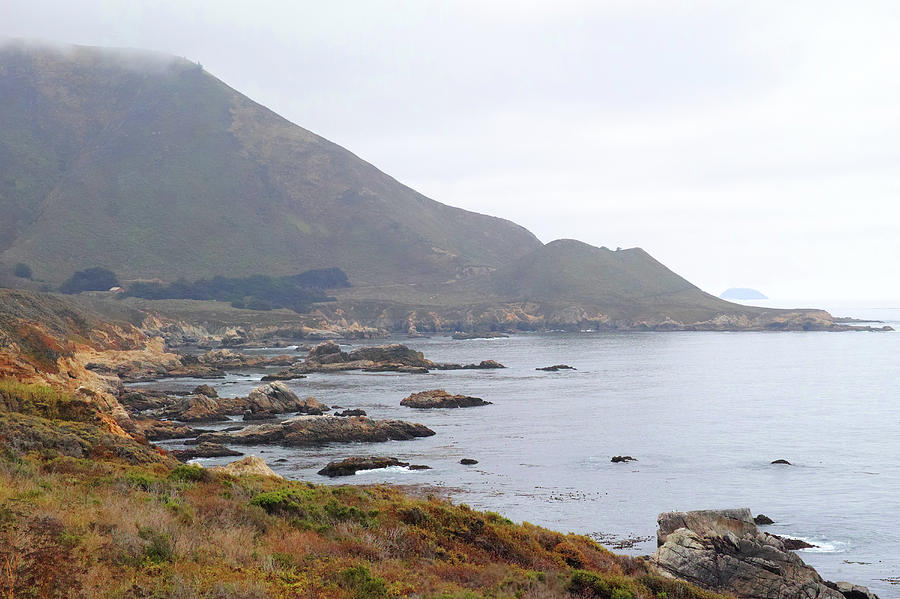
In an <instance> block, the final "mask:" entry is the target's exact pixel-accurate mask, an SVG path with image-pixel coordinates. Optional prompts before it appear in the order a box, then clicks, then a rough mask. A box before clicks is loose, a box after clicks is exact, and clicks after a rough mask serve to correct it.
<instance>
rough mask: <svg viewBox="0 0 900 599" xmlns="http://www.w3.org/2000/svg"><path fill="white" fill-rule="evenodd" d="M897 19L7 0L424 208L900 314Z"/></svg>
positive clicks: (24, 23)
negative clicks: (310, 136)
mask: <svg viewBox="0 0 900 599" xmlns="http://www.w3.org/2000/svg"><path fill="white" fill-rule="evenodd" d="M898 31H900V3H898V2H877V1H874V0H873V1H868V2H865V3H851V2H829V1H826V0H818V1H810V2H792V1H787V0H781V1H773V2H769V1H764V0H759V1H753V2H746V1H745V2H730V1H728V0H717V1H714V2H705V1H703V0H695V1H690V2H688V1H685V2H677V1H674V0H666V1H658V2H657V1H641V0H631V1H622V2H619V1H612V0H610V1H603V0H593V1H587V2H581V1H575V0H572V1H569V0H555V1H552V2H551V1H547V2H536V1H529V0H515V1H499V0H498V1H490V0H480V1H469V0H457V1H454V2H437V1H429V0H410V1H386V0H359V1H357V2H344V1H340V0H331V1H329V2H327V3H326V2H321V1H312V2H306V1H293V2H289V1H284V2H275V1H272V0H254V1H252V2H250V1H247V0H243V1H229V0H209V1H205V0H204V1H190V0H154V1H142V0H131V1H126V0H121V1H113V0H28V1H27V2H25V1H20V0H0V39H3V38H24V39H32V40H43V41H49V42H59V43H75V44H85V45H97V46H116V47H134V48H145V49H151V50H157V51H161V52H165V53H169V54H174V55H177V56H184V57H186V58H189V59H191V60H193V61H197V62H200V63H201V64H202V65H203V67H204V68H205V69H206V70H207V71H209V72H210V73H212V74H214V75H215V76H217V77H219V78H220V79H222V80H223V81H225V82H226V83H228V84H229V85H230V86H231V87H233V88H235V89H237V90H238V91H240V92H242V93H244V94H246V95H248V96H250V97H251V98H253V99H254V100H256V101H257V102H259V103H261V104H263V105H265V106H267V107H269V108H271V109H272V110H274V111H275V112H278V113H279V114H281V115H283V116H285V117H286V118H288V119H289V120H291V121H293V122H295V123H297V124H298V125H301V126H303V127H305V128H307V129H310V130H312V131H314V132H316V133H318V134H320V135H322V136H324V137H326V138H328V139H330V140H332V141H334V142H336V143H338V144H340V145H342V146H344V147H346V148H348V149H349V150H351V151H352V152H354V153H355V154H357V155H358V156H360V157H362V158H364V159H365V160H367V161H369V162H371V163H372V164H374V165H375V166H377V167H378V168H380V169H381V170H383V171H384V172H386V173H388V174H390V175H391V176H393V177H395V178H396V179H398V180H399V181H401V182H403V183H405V184H407V185H409V186H410V187H412V188H414V189H416V190H418V191H420V192H422V193H424V194H425V195H427V196H429V197H431V198H433V199H435V200H438V201H440V202H444V203H446V204H450V205H453V206H459V207H462V208H466V209H469V210H474V211H477V212H482V213H486V214H491V215H495V216H501V217H504V218H508V219H510V220H513V221H515V222H517V223H519V224H521V225H523V226H525V227H527V228H528V229H530V230H531V231H532V232H534V233H535V234H536V235H537V236H538V237H539V238H540V239H541V240H542V241H544V242H548V241H551V240H553V239H558V238H575V239H580V240H582V241H585V242H587V243H590V244H593V245H596V246H606V247H610V248H616V247H634V246H639V247H642V248H644V249H645V250H647V251H648V252H650V253H651V254H652V255H653V256H654V257H656V258H657V259H658V260H660V261H661V262H663V263H664V264H666V265H667V266H668V267H669V268H671V269H672V270H674V271H676V272H677V273H679V274H681V275H683V276H685V277H686V278H687V279H689V280H690V281H692V282H693V283H695V284H697V285H698V286H700V287H701V288H703V289H704V290H706V291H709V292H711V293H714V294H719V293H720V292H721V291H722V290H724V289H725V288H727V287H736V286H737V287H752V288H756V289H758V290H760V291H762V292H763V293H765V294H766V295H768V296H770V297H772V298H810V299H812V298H815V299H826V298H827V299H841V300H854V299H865V300H890V299H895V300H896V299H898V298H900V202H898V195H900V194H898V191H900V76H898V73H900V35H897V32H898Z"/></svg>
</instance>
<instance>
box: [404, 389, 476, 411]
mask: <svg viewBox="0 0 900 599" xmlns="http://www.w3.org/2000/svg"><path fill="white" fill-rule="evenodd" d="M490 403H491V402H489V401H484V400H483V399H481V398H480V397H469V396H468V395H450V394H449V393H448V392H446V391H444V390H443V389H434V390H432V391H422V392H420V393H413V394H412V395H410V396H409V397H407V398H405V399H403V400H402V401H401V402H400V405H401V406H407V407H409V408H470V407H473V406H487V405H490Z"/></svg>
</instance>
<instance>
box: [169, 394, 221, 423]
mask: <svg viewBox="0 0 900 599" xmlns="http://www.w3.org/2000/svg"><path fill="white" fill-rule="evenodd" d="M163 415H164V416H165V417H167V418H173V419H175V420H181V421H182V422H219V421H222V420H228V415H227V409H226V408H225V407H224V406H223V405H221V404H220V403H219V401H218V400H217V399H213V398H212V397H209V396H208V395H199V394H198V395H188V396H187V397H181V398H179V399H178V400H177V401H176V402H175V403H174V404H173V405H171V406H169V407H167V408H166V409H165V410H164V412H163Z"/></svg>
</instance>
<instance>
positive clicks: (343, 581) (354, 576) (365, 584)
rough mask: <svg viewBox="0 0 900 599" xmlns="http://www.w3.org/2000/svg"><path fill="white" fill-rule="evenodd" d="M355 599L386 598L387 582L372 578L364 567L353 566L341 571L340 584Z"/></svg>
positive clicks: (375, 577)
mask: <svg viewBox="0 0 900 599" xmlns="http://www.w3.org/2000/svg"><path fill="white" fill-rule="evenodd" d="M339 584H340V585H341V586H342V587H344V588H345V589H347V590H349V591H350V592H351V593H352V596H353V597H354V598H356V599H379V598H382V597H387V596H388V589H387V582H386V581H385V580H384V579H383V578H379V577H377V576H372V573H371V572H369V569H368V568H366V567H365V566H353V567H350V568H345V569H344V570H341V574H340V583H339Z"/></svg>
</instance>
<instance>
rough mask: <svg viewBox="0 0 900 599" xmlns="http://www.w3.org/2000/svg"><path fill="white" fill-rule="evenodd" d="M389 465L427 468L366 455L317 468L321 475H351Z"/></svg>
mask: <svg viewBox="0 0 900 599" xmlns="http://www.w3.org/2000/svg"><path fill="white" fill-rule="evenodd" d="M390 466H400V467H402V468H410V469H411V470H427V469H428V466H420V465H416V464H413V465H410V464H409V462H401V461H400V460H398V459H397V458H388V457H378V456H368V457H352V458H347V459H344V460H340V461H339V462H329V464H328V465H327V466H325V467H324V468H322V469H321V470H319V472H318V473H319V474H321V475H322V476H330V477H335V476H352V475H354V474H356V473H357V472H359V471H360V470H376V469H378V468H388V467H390Z"/></svg>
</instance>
